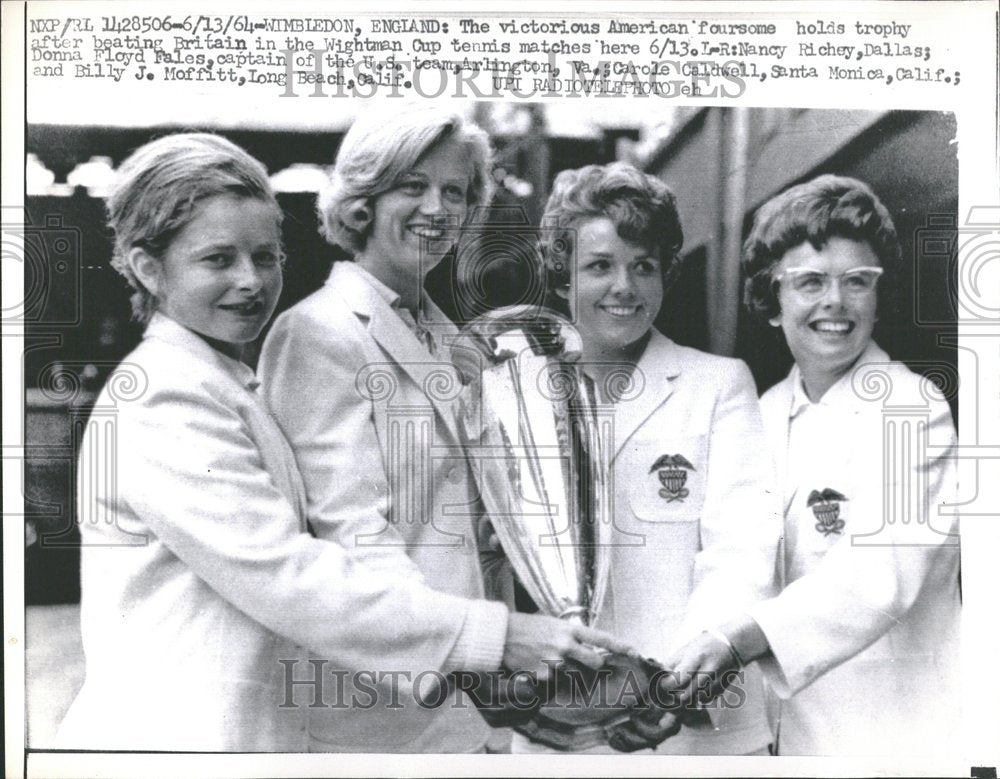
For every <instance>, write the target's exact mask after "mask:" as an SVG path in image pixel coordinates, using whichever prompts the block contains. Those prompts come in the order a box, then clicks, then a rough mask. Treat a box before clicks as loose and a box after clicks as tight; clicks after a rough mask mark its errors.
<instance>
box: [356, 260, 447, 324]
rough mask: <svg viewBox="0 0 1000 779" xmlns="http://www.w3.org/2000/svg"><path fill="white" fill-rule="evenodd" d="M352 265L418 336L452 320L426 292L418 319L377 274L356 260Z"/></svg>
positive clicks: (421, 300)
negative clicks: (404, 306) (431, 327)
mask: <svg viewBox="0 0 1000 779" xmlns="http://www.w3.org/2000/svg"><path fill="white" fill-rule="evenodd" d="M350 267H351V268H353V270H354V272H355V273H356V274H357V275H358V276H359V277H360V278H361V279H362V280H363V281H364V282H365V283H366V284H367V285H368V286H369V287H371V288H372V289H373V290H375V292H376V293H377V294H378V296H379V297H380V298H381V299H382V300H384V301H385V303H386V304H387V305H388V306H389V307H390V308H391V309H392V310H393V311H394V312H395V313H396V315H397V316H399V318H400V319H402V320H403V322H404V323H405V324H406V326H407V327H408V328H409V329H410V330H412V331H413V332H415V333H417V334H418V336H419V335H422V334H423V333H424V332H425V331H427V330H429V329H430V328H429V327H428V325H434V326H435V328H436V327H437V326H439V325H445V324H447V323H448V322H450V320H449V319H448V318H447V317H446V316H445V315H444V314H443V313H441V311H440V309H439V308H438V307H437V306H436V305H435V304H434V303H433V301H431V299H430V298H429V297H428V296H427V293H426V292H424V293H422V294H421V298H420V313H421V316H420V317H419V319H418V318H417V317H414V315H413V312H412V311H410V310H409V309H406V308H403V307H402V306H400V305H399V293H397V292H396V291H395V290H393V289H391V288H390V287H389V286H387V285H386V284H384V283H383V282H381V281H380V280H379V279H377V278H375V276H373V275H372V274H371V273H370V272H369V271H367V270H365V269H364V268H362V267H361V266H360V265H358V264H357V263H356V262H351V263H350Z"/></svg>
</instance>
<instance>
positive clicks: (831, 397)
mask: <svg viewBox="0 0 1000 779" xmlns="http://www.w3.org/2000/svg"><path fill="white" fill-rule="evenodd" d="M888 360H889V355H887V354H886V353H885V352H884V351H883V350H882V348H881V347H880V346H879V345H878V344H876V343H875V342H874V341H872V340H869V341H868V345H867V346H866V347H865V350H864V351H863V352H862V353H861V356H860V357H858V359H857V361H856V362H855V363H854V365H852V366H851V367H850V369H848V370H847V371H846V372H845V373H844V375H843V376H841V377H840V378H839V379H837V381H836V382H835V383H834V384H833V386H832V387H830V389H828V390H827V391H826V392H825V393H824V394H823V397H821V398H820V399H819V400H818V401H816V402H815V403H813V402H812V401H811V400H809V396H808V395H807V394H806V390H805V387H804V386H803V385H802V372H801V371H800V370H799V365H798V363H796V364H795V365H794V366H792V372H791V373H790V374H789V380H790V381H791V383H792V402H791V405H790V406H789V412H788V416H789V418H791V419H794V418H795V417H797V416H798V415H799V414H801V413H802V412H803V411H804V410H805V409H806V408H809V407H810V406H837V407H840V408H844V407H847V406H852V405H854V404H855V402H856V401H858V396H857V393H856V392H855V391H854V385H853V381H854V374H855V373H856V372H857V370H858V368H860V367H861V366H862V365H867V364H869V363H873V362H888Z"/></svg>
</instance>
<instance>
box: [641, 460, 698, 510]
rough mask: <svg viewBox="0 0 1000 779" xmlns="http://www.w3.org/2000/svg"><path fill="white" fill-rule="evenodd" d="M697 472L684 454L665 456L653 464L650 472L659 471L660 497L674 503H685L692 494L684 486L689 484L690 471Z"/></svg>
mask: <svg viewBox="0 0 1000 779" xmlns="http://www.w3.org/2000/svg"><path fill="white" fill-rule="evenodd" d="M693 470H695V467H694V466H693V465H691V463H689V462H688V461H687V459H686V458H685V457H684V455H682V454H663V455H660V457H659V459H658V460H657V461H656V462H655V463H653V466H652V467H651V468H650V469H649V472H650V473H652V472H653V471H658V472H659V473H658V476H659V477H660V484H662V485H663V488H662V489H661V490H660V497H661V498H663V499H664V500H666V501H667V503H673V502H674V501H675V500H679V501H681V502H683V501H684V498H686V497H687V496H688V495H689V494H690V492H691V491H690V490H689V489H688V488H687V487H685V486H684V485H685V484H686V483H687V477H688V471H693Z"/></svg>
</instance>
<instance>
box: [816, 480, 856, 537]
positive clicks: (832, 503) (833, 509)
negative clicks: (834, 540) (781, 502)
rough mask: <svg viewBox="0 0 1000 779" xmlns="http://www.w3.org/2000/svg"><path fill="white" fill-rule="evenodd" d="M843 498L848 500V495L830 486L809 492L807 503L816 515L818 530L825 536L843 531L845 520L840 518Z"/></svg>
mask: <svg viewBox="0 0 1000 779" xmlns="http://www.w3.org/2000/svg"><path fill="white" fill-rule="evenodd" d="M842 500H847V496H846V495H841V494H840V493H839V492H837V491H836V490H833V489H830V488H829V487H826V488H825V489H824V490H823V491H822V492H820V491H819V490H813V491H812V492H810V493H809V498H808V500H806V505H807V506H808V507H809V508H811V509H812V511H813V516H814V517H816V525H815V527H816V530H817V531H818V532H820V533H822V534H823V535H824V536H828V535H830V534H831V533H838V534H839V533H842V532H843V530H844V520H842V519H841V518H840V501H842Z"/></svg>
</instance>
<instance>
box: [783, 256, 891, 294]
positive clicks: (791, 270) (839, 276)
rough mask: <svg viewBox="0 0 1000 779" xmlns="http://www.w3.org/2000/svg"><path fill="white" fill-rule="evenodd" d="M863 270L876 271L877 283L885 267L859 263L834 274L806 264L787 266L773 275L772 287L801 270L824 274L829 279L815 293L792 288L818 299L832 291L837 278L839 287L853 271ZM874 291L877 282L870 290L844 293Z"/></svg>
mask: <svg viewBox="0 0 1000 779" xmlns="http://www.w3.org/2000/svg"><path fill="white" fill-rule="evenodd" d="M861 271H866V272H869V273H874V274H875V283H876V284H877V283H878V280H879V279H880V278H881V277H882V274H883V273H885V268H883V267H881V266H880V265H858V266H857V267H856V268H848V269H847V270H845V271H844V272H843V273H838V274H837V275H836V276H834V275H831V274H829V273H827V272H826V271H821V270H816V269H815V268H806V267H804V266H796V267H794V268H785V270H783V271H782V272H781V273H779V274H778V275H777V276H774V277H772V278H771V284H772V287H773V286H776V285H777V284H779V283H780V282H781V280H782V279H783V278H784V277H785V276H788V275H791V274H796V273H801V272H807V273H815V274H816V275H817V276H822V277H824V278H825V279H827V282H826V283H824V285H823V289H821V290H820V291H819V292H817V293H816V294H815V295H809V294H804V293H802V292H800V291H799V290H797V289H792V290H791V291H792V292H793V293H794V294H796V295H798V296H799V297H804V298H811V299H817V300H818V299H819V298H821V297H822V296H823V295H825V294H827V292H829V291H830V284H831V283H832V282H833V281H834V280H836V282H837V287H838V288H839V287H840V284H841V282H842V280H843V279H844V277H845V276H850V275H851V274H852V273H859V272H861ZM874 291H875V284H873V285H872V288H871V289H870V290H867V289H866V290H864V291H863V292H850V291H844V294H846V295H848V296H850V297H860V296H861V295H864V294H869V293H871V292H874Z"/></svg>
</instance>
